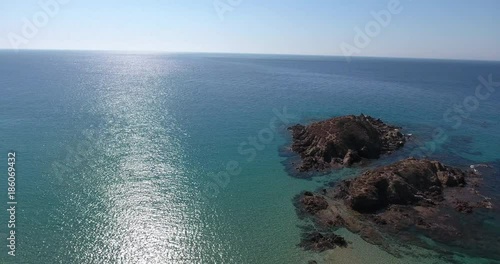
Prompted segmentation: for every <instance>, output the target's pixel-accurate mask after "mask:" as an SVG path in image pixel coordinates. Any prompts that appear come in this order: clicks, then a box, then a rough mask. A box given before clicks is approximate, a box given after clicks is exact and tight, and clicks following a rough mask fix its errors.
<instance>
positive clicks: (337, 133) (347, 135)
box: [289, 114, 406, 172]
mask: <svg viewBox="0 0 500 264" xmlns="http://www.w3.org/2000/svg"><path fill="white" fill-rule="evenodd" d="M399 129H400V128H399V127H395V126H390V125H387V124H385V123H384V122H382V121H381V120H380V119H374V118H372V117H370V116H366V115H363V114H361V115H360V116H354V115H350V116H342V117H335V118H331V119H328V120H324V121H320V122H316V123H312V124H310V125H307V126H303V125H295V126H292V127H289V130H291V131H292V138H293V143H292V147H291V149H292V151H294V152H296V153H298V154H299V155H300V157H301V160H302V163H301V164H300V166H299V167H298V168H297V169H298V170H299V171H301V172H304V171H309V170H325V169H328V168H332V167H338V166H351V165H352V164H353V163H357V162H359V161H361V160H362V159H363V158H365V159H377V158H379V157H380V155H381V154H387V153H391V152H392V151H394V150H396V149H398V148H400V147H402V146H403V145H404V144H405V141H406V139H405V136H404V135H403V134H402V133H401V132H400V131H399Z"/></svg>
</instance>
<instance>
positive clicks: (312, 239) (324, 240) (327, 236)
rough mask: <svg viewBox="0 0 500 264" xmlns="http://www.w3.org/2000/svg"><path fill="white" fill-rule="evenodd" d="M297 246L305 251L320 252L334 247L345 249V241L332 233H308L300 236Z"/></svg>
mask: <svg viewBox="0 0 500 264" xmlns="http://www.w3.org/2000/svg"><path fill="white" fill-rule="evenodd" d="M299 246H300V247H302V248H304V249H306V250H312V251H318V252H322V251H325V250H327V249H333V248H336V247H347V241H346V240H345V239H344V238H343V237H341V236H339V235H336V234H334V233H332V232H328V233H321V232H310V233H305V234H303V235H302V241H301V242H300V244H299Z"/></svg>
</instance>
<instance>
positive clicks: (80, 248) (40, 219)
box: [0, 51, 500, 263]
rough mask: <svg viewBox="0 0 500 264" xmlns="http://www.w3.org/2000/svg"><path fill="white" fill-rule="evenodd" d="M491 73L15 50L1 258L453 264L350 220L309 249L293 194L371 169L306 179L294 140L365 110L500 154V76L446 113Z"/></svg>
mask: <svg viewBox="0 0 500 264" xmlns="http://www.w3.org/2000/svg"><path fill="white" fill-rule="evenodd" d="M489 74H491V75H492V79H493V80H494V81H500V63H495V62H466V61H433V60H402V59H401V60H399V59H398V60H396V59H368V58H366V59H356V60H354V61H352V62H351V63H346V62H345V60H344V59H343V58H333V57H305V56H264V55H218V54H130V53H105V52H76V51H75V52H69V51H68V52H63V51H20V52H17V53H13V52H7V51H2V52H0V87H1V91H2V96H1V97H0V150H1V152H2V153H4V154H5V159H4V162H0V171H5V172H7V155H6V154H7V152H8V151H10V150H14V151H16V153H17V161H16V169H17V176H16V177H17V190H16V191H17V201H18V205H17V208H18V209H17V214H16V221H17V224H16V234H17V237H16V256H15V257H12V256H9V255H7V251H8V249H7V248H6V246H2V247H0V248H4V251H3V252H0V261H1V262H2V263H3V262H5V263H307V261H308V260H312V259H315V260H317V261H318V262H320V263H322V262H323V263H329V262H334V263H366V262H367V261H372V262H373V261H375V262H377V261H379V262H377V263H445V262H444V260H442V259H441V258H440V256H439V254H437V253H433V252H431V251H427V250H423V249H418V248H414V249H412V250H411V254H410V253H409V254H408V255H404V256H403V258H396V257H394V256H392V255H389V254H387V253H386V252H384V251H382V250H380V249H379V248H378V247H376V246H373V245H370V244H367V243H365V242H364V241H362V240H361V239H360V238H359V237H357V236H356V235H354V234H350V233H349V232H347V231H345V230H343V231H342V230H341V231H340V232H341V233H342V234H343V235H345V236H346V237H347V238H348V240H350V241H351V242H353V243H352V244H351V245H350V246H349V248H347V249H339V250H333V251H327V252H324V253H321V254H313V253H308V252H303V251H302V250H301V249H300V248H298V247H297V246H296V245H297V244H298V243H299V240H300V233H301V228H300V226H302V225H304V224H307V223H305V222H304V221H302V220H299V219H298V217H297V215H296V213H295V209H294V206H293V203H292V199H293V197H294V196H295V195H297V194H298V193H300V192H301V191H303V190H314V189H316V188H318V187H321V186H323V184H324V183H326V182H329V181H332V180H338V179H342V178H345V177H351V176H352V175H353V174H355V173H356V172H357V170H356V169H354V170H345V171H336V172H332V173H331V174H329V175H326V176H323V177H318V178H315V179H313V180H302V179H296V178H293V177H290V176H289V175H288V174H287V173H286V172H285V168H284V165H283V163H282V162H283V161H284V160H285V159H286V157H283V156H280V152H282V151H281V150H282V149H283V147H284V146H285V145H286V143H287V142H288V140H289V139H288V138H287V133H286V127H287V125H291V124H294V123H297V122H310V121H312V120H318V119H321V118H327V117H331V116H336V115H345V114H359V113H365V114H370V115H372V116H376V117H380V118H382V119H383V120H384V121H387V122H390V123H394V124H398V125H400V126H403V127H404V128H405V131H407V132H408V133H413V134H414V137H415V138H416V140H417V141H418V142H422V143H425V142H433V141H432V134H433V131H435V129H436V128H441V129H442V131H444V134H445V135H446V136H447V138H448V139H447V140H446V141H445V142H443V143H439V144H436V148H435V149H432V151H429V150H430V149H429V148H426V154H429V155H430V156H434V157H439V158H440V159H443V160H445V161H447V162H450V163H452V164H453V165H457V166H466V165H468V164H472V163H478V162H497V163H498V160H499V159H500V155H499V154H498V149H500V133H498V131H500V118H499V113H500V106H499V104H498V102H499V100H500V87H497V89H496V90H492V91H489V90H484V89H483V90H482V92H483V93H482V95H484V93H485V92H486V91H487V92H488V93H489V96H488V98H485V99H477V97H476V99H477V104H472V105H471V106H469V108H468V110H467V109H465V110H463V109H462V110H461V111H462V112H452V113H451V114H448V115H447V118H446V119H444V117H443V115H444V114H445V113H446V112H447V110H448V109H450V108H451V109H453V107H454V106H455V105H457V104H462V103H463V102H464V99H466V98H468V97H469V96H473V97H474V96H475V89H476V86H478V85H479V84H480V81H479V80H478V77H479V76H484V77H486V78H487V76H488V75H489ZM483 98H484V96H483ZM471 100H472V99H471V98H469V99H468V101H467V102H469V103H470V102H472V103H474V102H475V101H474V100H472V101H471ZM284 111H285V112H286V114H285V116H283V112H284ZM276 113H278V115H277V114H276ZM457 119H460V120H461V124H460V125H458V126H457V127H456V128H454V127H452V126H453V125H457V122H458V121H457ZM410 152H411V149H406V150H405V151H404V152H403V153H404V154H402V155H409V153H410ZM397 158H399V157H398V156H395V157H392V159H397ZM389 161H390V159H388V160H385V161H380V162H381V163H384V162H389ZM3 175H6V173H4V174H3ZM491 180H492V181H494V180H496V179H491ZM490 188H491V192H492V193H499V192H498V190H499V188H498V187H497V186H491V187H490ZM0 189H1V190H4V191H5V190H6V189H7V176H5V177H4V180H1V181H0ZM2 197H3V198H2V202H3V203H4V207H5V209H6V208H7V205H6V202H7V191H5V195H3V196H2ZM1 217H2V218H1V219H0V221H1V223H0V226H1V228H0V236H1V237H7V232H9V229H7V226H6V223H7V221H8V219H7V217H8V216H7V215H6V214H2V216H1ZM4 223H5V224H4ZM498 223H499V222H498V221H496V220H494V221H492V222H491V223H490V225H491V226H492V227H491V228H492V229H495V228H496V227H499V226H498ZM499 228H500V227H499ZM4 241H6V240H4ZM5 243H7V242H5ZM5 245H6V244H5ZM455 259H456V260H457V261H460V262H462V263H491V261H493V260H487V259H478V258H474V257H473V256H459V255H457V256H456V257H455ZM481 261H482V262H481ZM375 262H374V263H375Z"/></svg>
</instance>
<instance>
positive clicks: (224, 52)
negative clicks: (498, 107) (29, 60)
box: [0, 48, 500, 62]
mask: <svg viewBox="0 0 500 264" xmlns="http://www.w3.org/2000/svg"><path fill="white" fill-rule="evenodd" d="M0 51H12V52H18V51H88V52H116V53H119V52H123V53H157V54H227V55H265V56H302V57H333V58H345V57H346V56H343V55H333V54H298V53H257V52H227V51H166V50H107V49H102V50H101V49H57V48H55V49H6V48H0ZM350 58H357V59H363V58H366V59H402V60H404V59H407V60H441V61H470V62H500V60H496V59H491V60H489V59H461V58H439V57H398V56H350Z"/></svg>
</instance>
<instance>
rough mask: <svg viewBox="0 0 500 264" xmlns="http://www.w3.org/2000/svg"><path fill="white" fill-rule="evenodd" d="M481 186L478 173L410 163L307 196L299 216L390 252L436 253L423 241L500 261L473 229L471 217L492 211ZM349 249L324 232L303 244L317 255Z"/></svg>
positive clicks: (489, 241) (494, 242) (497, 244)
mask: <svg viewBox="0 0 500 264" xmlns="http://www.w3.org/2000/svg"><path fill="white" fill-rule="evenodd" d="M479 182H480V177H479V176H478V175H476V174H474V173H473V172H469V171H464V170H461V169H458V168H453V167H450V166H446V165H444V164H442V163H440V162H438V161H432V160H426V159H415V158H408V159H404V160H402V161H399V162H396V163H393V164H391V165H387V166H384V167H380V168H375V169H372V170H368V171H366V172H364V173H362V174H361V175H359V176H358V177H356V178H354V179H350V180H344V181H341V182H340V183H337V184H336V185H335V186H334V187H332V188H329V189H322V190H320V191H319V192H317V193H312V192H304V193H303V194H301V195H299V196H298V197H297V198H296V206H297V210H298V213H299V215H301V216H303V217H311V218H312V219H313V220H314V222H315V224H316V225H317V228H318V229H322V230H324V231H326V230H330V231H331V230H335V229H336V228H341V227H343V228H346V229H348V230H349V231H351V232H354V233H358V234H360V236H361V237H362V238H363V239H365V240H366V241H368V242H370V243H372V244H377V245H380V246H382V247H383V248H384V249H386V250H387V251H389V252H390V251H391V249H390V247H391V246H390V245H391V243H392V242H393V241H400V242H404V243H409V244H415V245H418V246H423V247H432V246H430V245H429V244H426V243H425V240H424V239H422V235H423V236H425V237H428V238H431V239H432V240H433V241H435V243H443V244H446V245H452V246H459V247H461V248H465V249H466V250H467V251H469V252H481V253H482V254H483V253H485V254H488V255H495V256H496V257H500V256H498V255H500V253H498V252H497V250H496V249H498V248H500V241H499V240H498V239H496V238H492V236H491V235H489V237H490V238H487V237H488V235H487V234H481V231H479V230H481V229H480V228H468V226H472V225H474V226H476V227H477V225H481V223H482V222H481V221H480V220H477V218H474V217H471V213H473V211H475V210H481V209H478V208H491V207H492V204H491V202H490V199H489V198H486V197H484V196H482V195H481V194H479V192H478V191H477V190H476V189H475V187H476V186H477V185H478V183H479ZM486 231H487V230H486ZM486 231H485V232H486ZM345 244H346V243H345V241H343V240H342V239H340V238H338V237H336V236H332V235H328V233H325V232H323V233H321V234H314V233H309V234H305V235H304V237H303V240H302V242H301V246H303V247H304V248H306V249H316V250H318V249H319V250H324V249H325V247H328V246H330V248H333V247H335V246H344V245H345Z"/></svg>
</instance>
